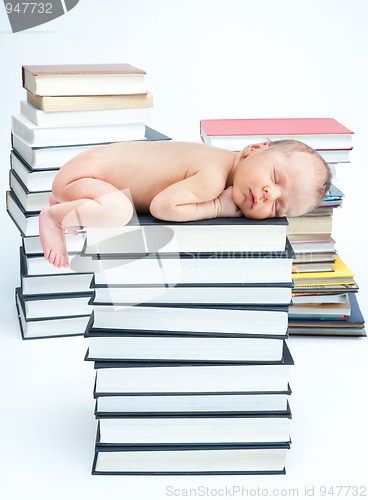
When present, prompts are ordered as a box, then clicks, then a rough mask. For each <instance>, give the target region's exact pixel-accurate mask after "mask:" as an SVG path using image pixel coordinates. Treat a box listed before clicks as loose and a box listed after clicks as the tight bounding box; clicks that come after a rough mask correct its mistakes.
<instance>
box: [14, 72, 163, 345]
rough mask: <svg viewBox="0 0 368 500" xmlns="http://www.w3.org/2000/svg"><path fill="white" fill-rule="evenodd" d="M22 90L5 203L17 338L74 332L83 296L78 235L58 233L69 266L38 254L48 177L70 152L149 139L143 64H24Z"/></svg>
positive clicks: (87, 270)
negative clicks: (13, 230)
mask: <svg viewBox="0 0 368 500" xmlns="http://www.w3.org/2000/svg"><path fill="white" fill-rule="evenodd" d="M22 79H23V87H24V89H25V91H26V98H25V99H24V100H22V101H21V102H20V113H19V114H18V115H16V116H13V117H12V129H11V131H12V150H11V153H10V161H11V168H10V173H9V191H8V193H7V209H8V213H9V215H10V216H11V217H12V219H13V221H14V222H15V224H16V226H17V228H18V230H19V232H20V235H21V246H20V285H19V287H17V289H16V303H17V307H18V313H19V321H20V327H21V332H22V336H23V338H25V339H29V338H40V337H53V336H63V335H82V334H83V333H84V331H85V329H86V326H87V323H88V320H89V316H90V312H91V310H90V306H89V305H88V301H89V299H90V297H91V290H90V282H91V279H92V276H93V262H92V261H91V260H89V261H88V259H83V260H81V259H80V258H79V254H80V252H81V250H82V248H83V245H84V240H85V235H84V232H83V231H81V232H80V233H79V234H78V235H77V236H74V235H73V236H71V235H69V234H66V241H67V248H68V251H69V254H70V262H71V264H70V267H69V268H61V269H60V268H56V267H53V266H52V265H51V264H49V263H48V262H47V261H46V260H45V259H44V257H43V253H42V247H41V244H40V240H39V228H38V218H39V212H40V210H41V209H42V208H43V207H45V206H47V205H48V204H49V197H50V194H51V189H52V182H53V180H54V178H55V175H56V174H57V172H58V170H59V169H60V167H61V166H62V165H63V164H64V163H66V162H67V161H69V160H70V159H71V158H72V157H74V156H75V155H77V154H79V153H81V152H83V151H86V150H88V149H89V148H92V147H94V146H98V145H101V144H106V143H111V142H118V141H131V140H157V139H165V138H167V137H166V136H164V135H162V134H160V133H158V132H156V131H155V130H153V129H151V128H150V127H148V126H147V123H149V121H150V117H151V108H152V106H153V97H152V94H151V93H150V92H148V91H147V88H146V74H145V71H143V70H141V69H139V68H136V67H134V66H131V65H129V64H103V65H55V66H24V67H23V68H22Z"/></svg>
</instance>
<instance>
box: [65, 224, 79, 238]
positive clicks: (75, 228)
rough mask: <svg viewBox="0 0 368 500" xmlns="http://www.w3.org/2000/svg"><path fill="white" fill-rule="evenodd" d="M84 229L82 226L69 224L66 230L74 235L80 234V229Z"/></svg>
mask: <svg viewBox="0 0 368 500" xmlns="http://www.w3.org/2000/svg"><path fill="white" fill-rule="evenodd" d="M81 229H83V227H82V226H68V227H66V228H65V231H66V232H67V233H68V234H72V235H74V236H78V230H81Z"/></svg>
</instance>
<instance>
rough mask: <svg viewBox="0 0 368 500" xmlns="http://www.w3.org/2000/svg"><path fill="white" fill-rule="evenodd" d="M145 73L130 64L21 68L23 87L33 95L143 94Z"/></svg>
mask: <svg viewBox="0 0 368 500" xmlns="http://www.w3.org/2000/svg"><path fill="white" fill-rule="evenodd" d="M145 75H146V72H145V71H144V70H142V69H140V68H137V67H135V66H132V65H131V64H127V63H123V64H55V65H27V66H23V67H22V80H23V87H24V88H25V89H27V90H29V91H30V92H32V94H36V95H44V96H47V95H51V96H52V95H54V96H55V95H60V96H66V95H70V96H75V95H99V94H102V95H106V94H145V93H146V92H147V89H146V82H145Z"/></svg>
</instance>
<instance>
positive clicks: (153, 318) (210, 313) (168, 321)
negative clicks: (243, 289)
mask: <svg viewBox="0 0 368 500" xmlns="http://www.w3.org/2000/svg"><path fill="white" fill-rule="evenodd" d="M253 307H254V309H250V308H249V309H248V308H247V309H246V308H235V307H234V308H232V309H230V308H220V307H213V308H209V307H203V308H202V307H201V308H200V307H164V306H162V307H161V306H158V307H149V306H99V305H94V304H93V318H94V320H93V329H109V330H121V329H124V330H132V331H139V330H144V331H161V332H200V333H204V334H205V333H211V332H213V333H214V332H219V333H231V334H241V335H246V334H249V335H260V336H262V335H271V336H283V335H285V333H286V332H287V327H288V308H287V307H286V306H285V307H283V306H277V308H276V307H274V308H267V306H264V307H259V308H256V306H253ZM270 309H271V310H270ZM273 309H275V310H273ZM276 309H277V310H276Z"/></svg>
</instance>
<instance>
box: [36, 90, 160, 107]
mask: <svg viewBox="0 0 368 500" xmlns="http://www.w3.org/2000/svg"><path fill="white" fill-rule="evenodd" d="M27 100H28V102H30V103H31V104H33V106H36V108H39V109H42V111H46V112H57V111H87V110H97V109H129V108H151V107H152V106H153V95H152V94H151V93H150V92H147V93H146V94H130V95H81V96H40V95H34V94H32V93H31V92H29V91H27Z"/></svg>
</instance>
